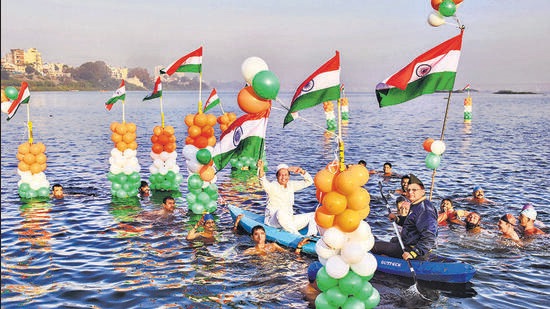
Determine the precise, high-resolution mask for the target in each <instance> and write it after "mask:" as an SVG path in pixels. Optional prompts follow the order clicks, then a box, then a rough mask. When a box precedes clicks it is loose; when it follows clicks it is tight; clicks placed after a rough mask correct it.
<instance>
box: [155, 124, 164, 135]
mask: <svg viewBox="0 0 550 309" xmlns="http://www.w3.org/2000/svg"><path fill="white" fill-rule="evenodd" d="M153 134H154V135H156V136H159V135H161V134H162V127H161V126H155V127H154V128H153Z"/></svg>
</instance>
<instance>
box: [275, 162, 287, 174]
mask: <svg viewBox="0 0 550 309" xmlns="http://www.w3.org/2000/svg"><path fill="white" fill-rule="evenodd" d="M282 168H286V169H288V165H286V164H284V163H282V164H279V165H277V172H278V171H279V170H280V169H282Z"/></svg>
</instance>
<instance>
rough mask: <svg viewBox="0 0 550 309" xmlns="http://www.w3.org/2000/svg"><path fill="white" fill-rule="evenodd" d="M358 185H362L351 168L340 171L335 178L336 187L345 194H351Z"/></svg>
mask: <svg viewBox="0 0 550 309" xmlns="http://www.w3.org/2000/svg"><path fill="white" fill-rule="evenodd" d="M358 187H360V185H359V182H358V181H357V180H356V179H355V178H354V177H353V174H352V173H350V171H349V170H345V171H343V172H341V173H339V174H338V175H336V177H335V178H334V188H335V189H336V190H337V191H338V192H340V193H342V194H343V195H348V194H351V193H352V192H353V191H355V190H356V189H357V188H358Z"/></svg>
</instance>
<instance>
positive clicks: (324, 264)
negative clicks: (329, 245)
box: [317, 256, 327, 266]
mask: <svg viewBox="0 0 550 309" xmlns="http://www.w3.org/2000/svg"><path fill="white" fill-rule="evenodd" d="M317 258H318V259H319V262H320V263H321V264H323V266H326V265H327V259H325V258H322V257H320V256H318V257H317Z"/></svg>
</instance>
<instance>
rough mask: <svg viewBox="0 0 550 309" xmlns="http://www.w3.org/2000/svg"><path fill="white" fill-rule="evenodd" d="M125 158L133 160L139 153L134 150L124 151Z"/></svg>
mask: <svg viewBox="0 0 550 309" xmlns="http://www.w3.org/2000/svg"><path fill="white" fill-rule="evenodd" d="M122 155H123V156H124V157H125V158H133V157H135V156H136V155H137V151H135V150H133V149H130V148H128V149H126V150H124V152H123V154H122Z"/></svg>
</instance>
